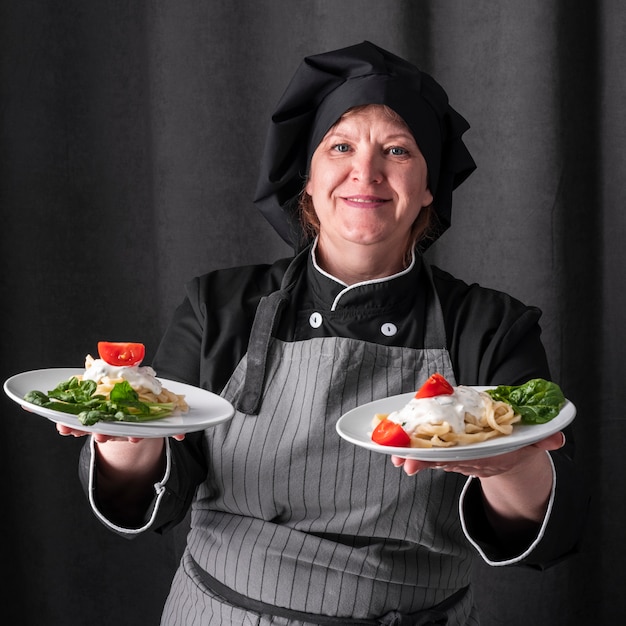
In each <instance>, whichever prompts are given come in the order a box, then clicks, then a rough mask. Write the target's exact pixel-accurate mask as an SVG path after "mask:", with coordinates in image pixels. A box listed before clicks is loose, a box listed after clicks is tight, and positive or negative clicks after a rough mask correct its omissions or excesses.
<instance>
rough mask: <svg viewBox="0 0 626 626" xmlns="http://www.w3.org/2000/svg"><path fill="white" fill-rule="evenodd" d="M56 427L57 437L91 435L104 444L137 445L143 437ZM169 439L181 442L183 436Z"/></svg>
mask: <svg viewBox="0 0 626 626" xmlns="http://www.w3.org/2000/svg"><path fill="white" fill-rule="evenodd" d="M56 427H57V431H58V433H59V435H63V436H64V437H84V436H85V435H91V434H93V438H94V441H96V442H97V443H106V442H107V441H128V442H130V443H138V442H140V441H142V440H143V437H113V436H111V435H103V434H102V433H88V432H86V431H84V430H79V429H77V428H72V427H71V426H66V425H65V424H58V423H57V425H56ZM171 437H172V439H176V441H182V440H183V439H184V438H185V435H184V434H180V435H171Z"/></svg>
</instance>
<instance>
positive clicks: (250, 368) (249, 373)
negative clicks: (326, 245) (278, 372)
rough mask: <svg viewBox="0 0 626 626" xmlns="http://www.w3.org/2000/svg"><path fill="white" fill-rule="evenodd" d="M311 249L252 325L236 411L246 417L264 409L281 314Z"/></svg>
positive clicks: (296, 260)
mask: <svg viewBox="0 0 626 626" xmlns="http://www.w3.org/2000/svg"><path fill="white" fill-rule="evenodd" d="M309 254H311V248H310V247H308V248H305V249H304V250H302V251H301V252H299V253H298V254H297V255H296V256H295V257H294V259H293V261H291V263H290V264H289V267H287V269H286V271H285V275H284V276H283V280H282V283H281V286H280V289H279V290H278V291H274V292H272V293H270V294H269V295H268V296H264V297H263V298H261V300H260V302H259V305H258V307H257V310H256V314H255V316H254V322H253V323H252V330H251V332H250V341H249V343H248V351H247V355H246V379H245V381H244V384H243V389H242V390H241V394H240V396H239V400H238V401H237V402H236V405H235V408H236V409H237V411H239V412H240V413H245V414H246V415H256V414H257V413H258V412H259V408H260V406H261V399H262V397H263V387H264V384H265V369H266V365H267V354H268V348H269V345H270V341H271V340H272V337H273V336H274V331H275V330H276V327H277V326H278V322H279V320H280V314H281V313H282V311H283V309H284V308H285V305H286V304H287V303H288V302H289V297H290V293H291V290H292V289H293V287H294V285H295V284H296V279H297V277H298V275H299V274H300V267H301V266H302V264H303V263H304V262H305V260H306V258H307V257H308V255H309Z"/></svg>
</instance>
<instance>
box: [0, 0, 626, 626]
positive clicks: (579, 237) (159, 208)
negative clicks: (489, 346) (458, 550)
mask: <svg viewBox="0 0 626 626" xmlns="http://www.w3.org/2000/svg"><path fill="white" fill-rule="evenodd" d="M625 35H626V6H625V5H624V4H623V3H621V2H619V1H618V0H598V1H596V2H579V3H572V2H567V1H566V0H527V1H526V2H518V1H517V0H500V1H499V2H489V1H487V0H466V1H460V0H459V1H453V0H436V1H435V0H432V1H417V0H398V1H391V0H387V1H385V0H341V1H338V0H317V1H314V0H308V1H306V0H290V1H285V0H237V1H234V2H233V1H232V0H176V1H175V2H165V1H164V2H147V1H146V0H143V1H142V0H138V1H136V2H128V1H127V0H107V1H106V2H105V1H104V0H91V1H89V2H85V1H84V0H63V1H59V0H47V1H42V0H39V1H36V0H25V1H21V0H13V1H10V0H3V1H2V2H1V3H0V67H1V79H0V89H1V107H0V115H1V120H2V127H1V131H0V132H1V135H0V150H1V154H0V203H1V211H2V217H1V225H0V234H1V240H0V254H1V255H2V270H3V271H2V277H1V289H2V295H1V297H2V306H1V311H2V324H1V328H2V341H1V343H0V346H1V348H0V349H1V363H0V367H1V371H0V374H1V378H2V380H4V379H6V378H7V377H9V376H10V375H13V374H15V373H18V372H22V371H25V370H31V369H37V368H46V367H67V366H75V367H80V366H81V365H82V363H83V359H84V357H85V355H86V354H87V353H88V352H94V351H95V350H96V342H97V341H98V340H100V339H108V340H134V341H143V342H144V343H145V344H146V345H147V350H148V357H147V360H149V359H150V357H151V356H152V355H153V354H154V351H155V349H156V346H157V343H158V340H159V337H160V335H161V333H162V332H163V330H164V328H165V325H166V323H167V321H168V319H169V318H170V315H171V314H172V311H173V309H174V307H175V306H176V305H177V303H178V302H179V301H180V300H181V298H182V296H183V284H184V282H185V281H186V280H187V279H189V278H191V277H193V276H194V275H197V274H200V273H204V272H207V271H209V270H213V269H216V268H220V267H225V266H232V265H239V264H245V263H256V262H266V261H272V260H274V259H276V258H278V257H280V256H285V255H287V254H289V253H290V250H289V249H288V248H287V246H286V245H285V244H284V243H283V242H282V241H281V240H280V239H279V238H278V236H277V235H276V234H275V233H274V232H273V231H272V230H271V229H270V227H269V226H268V225H267V224H266V223H265V222H264V220H263V219H262V217H261V216H260V215H259V214H258V213H257V212H256V210H255V208H254V207H253V205H252V202H251V198H252V194H253V190H254V186H255V182H256V172H257V165H258V162H259V157H260V154H261V149H262V145H263V140H264V137H265V131H266V128H267V121H268V119H269V115H270V112H271V110H272V108H273V106H274V104H275V103H276V102H277V100H278V98H279V97H280V95H281V93H282V90H283V89H284V88H285V86H286V84H287V81H288V79H289V78H290V77H291V75H292V73H293V71H294V70H295V68H296V67H297V65H298V63H299V62H300V60H301V58H302V57H303V56H306V55H308V54H315V53H319V52H322V51H326V50H330V49H334V48H338V47H343V46H346V45H350V44H354V43H358V42H360V41H363V40H364V39H368V40H371V41H373V42H374V43H376V44H378V45H380V46H383V47H385V48H387V49H389V50H391V51H392V52H395V53H397V54H399V55H401V56H405V57H406V58H408V59H409V60H411V61H413V62H414V63H416V64H417V65H418V66H419V67H421V68H422V69H424V70H425V71H428V72H430V73H432V74H433V75H434V76H436V77H437V79H438V80H439V81H440V82H441V83H442V84H443V85H444V87H445V88H446V89H447V91H448V93H449V95H450V99H451V102H452V103H453V105H454V106H455V107H456V108H457V109H458V110H459V111H460V112H461V113H462V114H463V115H464V116H465V117H466V118H467V119H468V120H469V121H470V123H471V125H472V128H471V130H470V131H469V133H468V134H467V135H466V138H467V143H468V145H469V147H470V149H471V151H472V153H473V155H474V157H475V159H476V161H477V163H478V170H477V172H476V173H475V174H474V175H473V176H472V177H471V178H470V179H469V180H468V182H466V183H465V184H464V185H463V186H462V187H461V188H460V189H459V190H458V192H457V193H456V194H455V202H454V207H453V227H452V229H451V230H450V231H448V232H447V233H446V234H445V235H444V237H443V238H442V240H441V241H440V242H439V243H437V244H436V245H435V246H434V248H433V249H432V250H431V251H430V252H429V255H430V257H431V260H432V261H433V262H435V263H436V264H438V265H440V266H441V267H443V268H444V269H447V270H448V271H450V272H452V273H453V274H456V275H457V276H459V277H460V278H463V279H465V280H468V281H476V282H479V283H481V284H483V285H485V286H488V287H494V288H497V289H502V290H504V291H507V292H509V293H511V294H512V295H514V296H516V297H518V298H520V299H521V300H523V301H524V302H526V303H529V304H535V305H537V306H539V307H541V308H542V309H543V311H544V315H543V318H542V326H543V329H544V339H545V344H546V347H547V350H548V352H549V356H550V362H551V366H552V368H553V375H554V378H555V379H556V380H557V381H558V382H559V383H560V384H561V385H562V386H563V388H564V390H565V392H566V395H567V396H568V397H569V398H570V399H571V400H572V401H573V402H574V403H575V404H576V406H577V407H578V417H577V420H576V421H575V427H574V430H575V434H576V439H577V444H578V458H579V461H580V463H581V465H582V466H583V468H584V474H585V477H586V478H585V480H586V483H585V484H584V485H583V484H581V488H586V489H589V490H590V491H591V492H592V493H593V499H592V507H591V512H590V516H589V522H588V527H587V528H588V531H587V535H586V537H585V540H584V541H583V543H582V545H581V547H580V551H579V553H578V554H577V555H576V556H574V557H573V558H572V559H570V560H568V561H565V562H561V563H559V564H557V565H555V566H554V567H553V568H551V569H548V570H546V571H543V572H540V571H527V570H524V569H521V568H514V569H502V568H496V569H488V568H487V567H485V566H483V565H481V564H477V567H476V582H477V585H478V592H477V593H478V600H479V603H480V608H481V611H482V615H483V621H484V624H486V625H488V626H489V625H496V624H507V625H518V624H519V625H522V624H524V625H525V624H535V625H536V626H544V625H550V624H557V623H558V624H593V625H598V624H600V625H608V624H617V623H622V621H623V619H624V618H625V617H626V611H625V607H626V603H625V595H626V594H624V592H623V581H624V574H623V569H624V567H623V565H624V561H625V560H626V545H625V542H624V539H623V537H624V533H623V528H624V525H625V524H626V511H625V504H624V474H625V471H624V465H623V464H624V455H623V453H622V450H623V447H624V444H625V443H626V432H625V427H624V414H623V399H622V397H621V395H620V394H621V391H622V390H623V388H624V381H625V380H626V368H625V366H624V358H623V352H624V348H625V346H626V342H625V339H626V331H625V324H624V320H625V319H626V296H625V295H624V294H625V290H624V282H625V281H624V276H623V274H624V267H625V257H626V251H625V250H626V248H625V246H624V245H623V242H624V239H625V235H626V219H625V217H624V205H625V204H626V188H625V185H624V178H625V174H626V168H625V156H624V148H623V146H624V145H625V144H626V129H625V124H624V114H625V110H624V102H626V78H625V76H624V65H623V59H624V58H625V57H626V36H625ZM1 395H2V398H1V400H0V402H1V419H2V434H3V436H2V438H1V440H0V446H1V451H0V463H1V470H2V471H1V474H0V476H1V477H2V483H3V494H4V495H3V497H2V499H3V505H2V516H1V519H2V554H1V556H0V558H1V562H2V568H3V570H4V572H3V573H4V577H3V578H4V583H3V585H2V588H1V589H2V591H1V593H2V597H1V600H2V605H1V606H2V609H1V610H0V614H1V615H2V616H3V618H4V619H3V621H4V623H10V624H20V625H27V626H30V625H38V626H39V625H45V626H56V625H59V626H77V625H82V624H89V625H90V626H98V625H110V624H116V625H118V626H119V625H122V626H123V625H131V626H134V625H140V626H144V625H151V624H157V623H158V616H159V615H160V610H161V606H162V603H163V600H164V597H165V594H166V592H167V589H168V587H169V582H170V578H171V576H172V573H173V570H174V568H175V565H176V552H175V550H174V544H175V542H174V536H175V535H173V534H170V535H169V536H165V537H160V536H158V535H150V536H146V537H142V538H139V539H137V540H135V541H127V540H124V539H121V538H119V537H117V536H114V535H112V534H110V533H109V532H107V531H106V530H105V529H104V528H103V527H101V526H100V524H99V523H98V522H97V521H96V519H95V518H94V517H93V516H92V514H91V512H90V511H89V509H88V507H87V504H86V501H85V498H84V495H83V493H82V490H81V488H80V486H79V483H78V479H77V471H76V462H77V456H78V451H79V448H80V446H81V445H82V441H77V440H73V439H66V438H62V437H59V436H58V435H57V434H56V431H55V429H54V425H53V424H52V423H50V422H48V421H46V420H44V419H43V418H41V417H38V416H35V415H32V414H28V413H26V412H24V411H22V410H21V409H20V408H19V407H18V406H17V405H15V404H13V403H12V402H11V401H10V400H9V399H8V398H6V397H5V396H4V394H1Z"/></svg>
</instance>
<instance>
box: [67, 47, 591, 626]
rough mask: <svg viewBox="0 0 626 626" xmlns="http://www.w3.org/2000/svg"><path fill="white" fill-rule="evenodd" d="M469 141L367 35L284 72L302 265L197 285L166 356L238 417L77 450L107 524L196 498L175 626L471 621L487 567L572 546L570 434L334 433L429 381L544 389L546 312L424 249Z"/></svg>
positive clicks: (269, 162)
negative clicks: (447, 266) (415, 444)
mask: <svg viewBox="0 0 626 626" xmlns="http://www.w3.org/2000/svg"><path fill="white" fill-rule="evenodd" d="M355 107H358V108H355ZM390 111H392V112H393V114H390ZM467 128H468V124H467V122H466V121H465V120H464V119H463V118H462V117H461V116H460V115H459V114H458V113H457V112H456V111H455V110H454V109H453V108H452V107H451V106H450V105H449V103H448V98H447V96H446V94H445V92H444V91H443V89H442V88H441V87H440V85H439V84H438V83H437V82H435V81H434V79H432V78H431V77H430V76H428V75H427V74H424V73H423V72H421V71H420V70H419V69H418V68H416V67H414V66H413V65H411V64H409V63H407V62H406V61H404V60H403V59H400V58H399V57H396V56H395V55H393V54H391V53H389V52H387V51H386V50H383V49H381V48H379V47H377V46H375V45H373V44H371V43H369V42H364V43H362V44H359V45H356V46H351V47H349V48H344V49H341V50H335V51H332V52H327V53H323V54H320V55H315V56H312V57H307V58H305V59H304V61H303V63H302V64H301V66H300V68H299V69H298V70H297V72H296V75H295V76H294V78H293V79H292V81H291V82H290V83H289V86H288V88H287V90H286V92H285V94H284V96H283V98H282V99H281V102H280V103H279V104H278V106H277V109H276V111H275V112H274V115H273V116H272V121H271V124H270V130H269V133H268V138H267V144H266V150H265V153H264V157H263V163H262V167H261V172H260V176H259V182H258V185H257V194H256V203H257V205H258V206H259V208H260V209H261V211H262V212H263V214H264V215H265V216H266V217H267V219H268V220H269V222H270V223H271V224H272V226H273V227H274V228H275V229H276V230H277V231H278V232H279V234H281V236H283V237H284V238H285V239H286V240H287V241H289V242H290V243H291V244H292V245H293V247H294V249H295V252H296V254H295V255H294V256H293V258H288V259H280V260H278V261H276V262H275V263H273V264H272V265H257V266H246V267H239V268H234V269H229V270H218V271H215V272H212V273H209V274H206V275H203V276H199V277H198V278H196V279H194V280H193V281H191V282H190V283H189V285H188V286H187V290H186V297H185V299H184V301H183V302H182V303H181V305H180V307H179V308H178V310H177V311H176V313H175V315H174V319H173V320H172V322H171V324H170V326H169V328H168V330H167V332H166V334H165V336H164V338H163V340H162V342H161V345H160V347H159V351H158V353H157V355H156V357H155V360H154V366H155V368H156V369H157V370H158V371H159V373H160V374H161V375H163V376H166V377H168V378H170V379H175V380H181V381H185V382H187V383H189V384H192V385H196V386H202V387H205V388H206V389H208V390H211V391H216V392H219V393H220V394H221V395H222V397H223V398H224V399H226V400H227V401H229V402H231V403H232V405H233V407H235V415H234V417H233V418H232V420H230V421H229V422H227V423H223V424H219V425H217V426H215V427H214V428H207V429H206V430H203V431H201V432H199V433H195V434H192V435H187V436H186V437H184V438H183V437H182V436H179V437H177V438H178V439H179V441H178V442H175V441H172V440H171V439H162V440H159V439H150V440H148V439H145V440H141V441H135V440H131V439H130V438H129V439H128V441H120V440H118V439H119V438H116V439H115V440H114V441H111V440H109V439H108V438H107V437H106V436H103V435H94V437H93V439H92V440H91V441H89V443H88V444H87V445H85V446H84V448H83V456H82V461H81V477H82V480H83V483H84V486H85V489H86V491H87V493H89V494H90V495H91V496H92V497H91V498H90V503H91V505H92V507H93V508H94V511H95V513H96V515H97V516H98V519H100V520H101V521H102V522H103V523H104V524H105V525H106V526H107V527H108V528H110V529H111V530H113V531H115V532H117V533H120V534H122V535H124V536H136V535H137V534H139V533H143V532H146V531H148V530H156V531H163V530H166V529H169V528H171V527H173V526H175V525H176V524H177V523H178V522H179V521H180V520H182V519H183V518H184V517H185V515H186V513H187V511H188V509H189V507H190V506H191V508H192V515H191V519H192V523H191V530H190V532H189V534H188V536H187V546H186V550H185V553H184V555H183V558H182V561H181V564H180V567H179V569H178V571H177V574H176V576H175V578H174V581H173V583H172V588H171V592H170V595H169V597H168V599H167V602H166V604H165V607H164V610H163V619H162V624H163V625H167V626H170V625H171V626H173V625H181V626H183V625H184V626H191V625H192V624H198V625H200V624H206V623H211V624H216V625H217V624H219V625H230V624H241V623H248V622H250V623H255V624H259V625H260V626H269V625H270V624H276V623H279V622H280V623H282V624H302V623H313V624H333V625H339V624H341V626H350V625H351V624H354V625H356V624H358V625H360V626H365V625H371V626H375V625H380V624H389V623H400V622H402V623H403V624H418V623H420V624H423V623H435V622H437V623H444V622H445V623H447V624H450V625H458V626H460V625H475V624H477V623H478V614H477V609H476V607H475V604H474V596H473V590H472V587H471V584H470V583H471V575H470V572H471V564H472V560H473V557H474V555H475V554H480V555H481V556H482V558H483V559H484V561H485V562H487V563H489V564H492V565H508V564H520V565H524V564H528V565H531V566H540V567H543V566H545V565H546V564H548V563H550V562H554V561H556V560H557V559H561V558H562V557H564V556H565V555H567V554H568V553H570V552H571V551H572V550H573V549H574V547H575V545H576V542H577V539H578V536H579V532H580V520H581V519H582V517H583V516H582V515H579V514H578V513H579V512H580V510H581V509H582V507H583V506H584V497H582V496H581V495H580V494H579V492H578V491H577V490H576V489H575V488H573V487H572V483H573V480H574V479H573V475H574V471H573V468H574V466H573V461H572V459H571V454H570V451H569V449H565V450H560V448H561V447H562V446H563V443H564V442H563V437H562V435H561V434H560V433H550V435H549V436H546V437H544V438H542V439H541V440H540V441H539V440H536V441H533V442H532V443H530V444H529V445H525V446H523V447H521V448H519V449H516V450H515V451H507V452H506V453H503V454H499V455H498V456H497V457H489V458H480V459H478V458H472V459H468V460H467V462H466V461H464V462H463V463H462V464H459V463H458V462H456V463H455V462H454V461H450V462H449V464H448V463H446V462H445V461H444V462H443V463H442V462H438V463H437V464H436V465H434V464H433V463H432V462H430V461H422V460H419V459H416V458H408V459H406V458H405V457H401V458H400V457H393V456H392V457H391V458H392V461H391V463H390V462H389V459H388V458H386V457H384V456H383V455H375V454H370V452H369V450H367V449H364V448H362V447H360V446H353V445H352V444H351V443H350V442H348V441H346V440H344V439H342V438H340V437H339V436H338V434H337V431H336V424H337V422H338V420H339V418H340V417H341V416H342V415H344V414H346V412H349V411H350V410H352V409H354V408H355V407H357V406H358V405H360V404H363V403H365V402H369V401H371V400H378V399H383V398H387V397H390V396H395V395H398V394H403V393H405V392H407V391H413V392H414V390H415V389H417V388H419V387H421V385H422V384H423V383H424V381H425V380H427V379H428V378H429V377H430V376H432V375H434V374H435V373H440V374H441V375H442V376H443V377H444V378H445V379H446V380H447V381H449V383H450V385H456V383H457V381H459V383H460V384H463V385H494V384H496V383H500V382H503V381H505V382H506V383H508V384H519V383H521V382H524V379H526V378H527V377H531V378H546V379H547V378H548V376H549V372H548V367H547V362H546V355H545V352H544V349H543V346H542V344H541V340H540V334H541V331H540V328H539V323H538V320H539V316H540V313H539V311H538V310H537V309H535V308H533V307H529V306H525V305H523V304H522V303H521V302H518V301H517V300H514V299H513V298H511V297H510V296H508V295H506V294H503V293H499V292H495V291H493V290H488V289H483V288H481V287H479V286H477V285H471V286H470V285H467V284H466V283H464V282H462V281H460V280H458V279H455V278H453V277H452V276H450V275H449V274H447V273H445V272H443V271H442V270H439V269H437V268H436V267H431V266H430V264H429V263H428V262H427V260H426V259H425V258H424V257H423V256H422V250H423V249H424V248H425V247H426V246H427V245H428V243H430V241H431V240H432V238H433V237H436V236H438V235H440V234H441V233H442V232H443V231H444V230H445V229H446V228H447V227H448V226H449V225H450V211H451V203H452V191H453V189H454V188H455V187H456V186H457V185H459V184H460V183H461V182H463V181H464V180H465V179H466V178H467V176H468V175H469V174H470V173H471V172H472V171H473V169H474V167H475V165H474V162H473V160H472V158H471V156H470V154H469V152H468V150H467V148H466V147H465V144H464V143H463V140H462V135H463V133H464V132H465V131H466V130H467ZM306 172H308V179H307V180H306V181H304V180H303V174H304V173H306ZM303 187H304V192H305V197H308V198H309V200H308V202H309V206H308V208H307V216H308V217H309V218H310V216H311V215H313V214H314V216H315V217H314V220H312V221H310V223H309V227H308V228H306V229H302V228H301V219H302V218H301V215H300V210H299V207H298V198H299V197H302V191H303ZM429 207H432V209H429ZM428 211H432V212H433V213H434V214H435V215H436V224H435V226H436V229H435V230H434V231H433V233H432V234H431V236H430V238H429V239H426V237H425V232H424V224H423V223H422V222H421V220H420V216H422V215H427V212H428ZM304 219H306V217H305V218H304ZM60 432H61V433H62V434H73V435H75V436H81V435H83V434H84V432H82V431H80V430H79V429H69V430H68V429H60ZM494 459H495V460H494ZM392 464H394V465H399V466H402V468H403V469H402V470H400V471H399V470H395V469H394V468H393V466H392ZM439 466H445V467H444V469H446V470H447V471H443V472H430V471H429V470H431V469H432V468H434V467H439ZM557 477H558V480H557ZM259 572H262V573H263V575H262V576H260V575H259ZM193 616H196V618H195V619H194V618H193Z"/></svg>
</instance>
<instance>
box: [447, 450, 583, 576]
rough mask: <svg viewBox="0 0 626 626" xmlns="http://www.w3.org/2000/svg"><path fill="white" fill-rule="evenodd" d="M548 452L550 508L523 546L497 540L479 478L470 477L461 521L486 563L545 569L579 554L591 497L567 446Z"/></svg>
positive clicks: (461, 510)
mask: <svg viewBox="0 0 626 626" xmlns="http://www.w3.org/2000/svg"><path fill="white" fill-rule="evenodd" d="M546 454H549V455H550V459H551V461H552V467H553V488H552V493H551V495H550V501H549V504H548V509H547V511H546V515H545V517H544V519H543V520H542V523H541V524H540V526H539V527H538V529H537V532H536V534H535V536H534V537H531V538H530V540H529V541H528V542H526V543H525V544H523V545H513V544H511V543H510V542H503V541H500V542H498V541H497V540H496V539H495V536H494V534H493V533H491V532H490V529H489V522H488V521H487V517H486V515H485V511H484V508H483V503H482V495H481V489H480V481H479V480H477V479H474V478H470V479H468V481H467V483H466V485H465V488H464V490H463V493H462V494H461V499H460V503H459V511H460V516H461V524H462V526H463V531H464V532H465V535H466V536H467V538H468V540H469V541H470V543H471V544H472V545H473V546H474V547H475V549H476V550H477V551H478V553H479V555H480V556H481V557H482V558H483V560H484V561H485V562H486V563H487V564H489V565H493V566H502V565H524V566H528V567H532V568H536V569H546V568H548V567H550V566H551V565H554V564H555V563H558V562H559V561H561V560H563V559H564V558H567V557H568V556H570V555H572V554H575V553H576V551H577V547H578V543H579V541H580V538H581V536H582V533H583V527H584V523H585V519H586V517H587V508H588V498H587V497H585V495H584V493H583V492H582V491H581V484H582V477H581V476H579V475H578V471H577V469H576V466H575V465H574V463H573V461H572V459H571V457H570V456H569V452H568V451H567V450H565V449H564V448H562V449H561V450H556V451H553V452H549V453H548V452H546Z"/></svg>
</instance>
